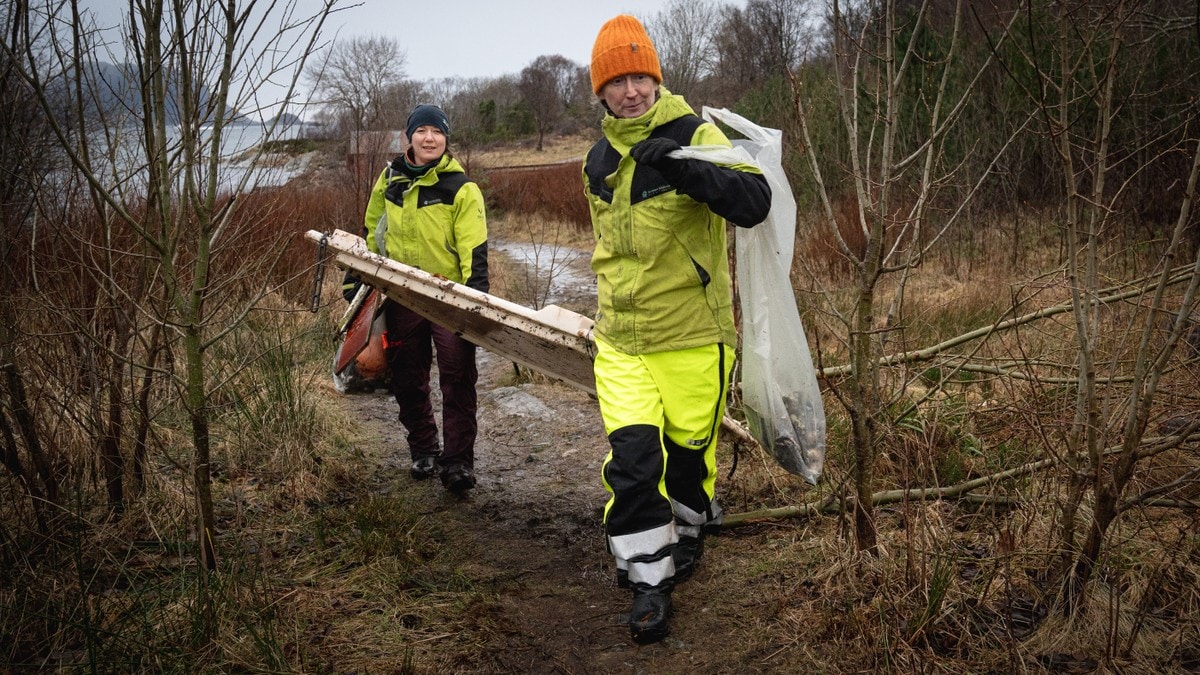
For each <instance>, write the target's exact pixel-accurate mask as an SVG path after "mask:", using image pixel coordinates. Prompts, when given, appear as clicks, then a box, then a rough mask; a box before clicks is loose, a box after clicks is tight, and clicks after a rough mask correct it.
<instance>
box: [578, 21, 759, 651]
mask: <svg viewBox="0 0 1200 675" xmlns="http://www.w3.org/2000/svg"><path fill="white" fill-rule="evenodd" d="M591 78H592V90H593V91H594V92H595V93H596V95H597V96H598V97H599V98H600V102H601V104H602V105H603V106H604V109H605V111H606V114H605V117H604V120H603V122H602V123H601V129H602V131H603V132H604V137H603V138H602V139H600V141H598V142H597V143H596V144H595V145H594V146H593V147H592V149H591V150H590V151H589V153H588V156H587V159H586V161H585V164H584V169H583V182H584V192H585V194H586V196H587V200H588V205H589V208H590V211H591V218H592V227H593V229H594V230H595V239H596V248H595V252H594V254H593V255H592V270H593V271H594V272H595V273H596V277H597V287H598V304H599V307H598V311H597V314H596V326H595V331H594V335H595V339H596V345H597V354H596V358H595V363H594V371H595V375H596V391H597V395H598V398H599V401H600V413H601V415H602V416H603V418H604V426H605V432H606V433H607V434H608V439H609V443H610V446H611V448H610V450H609V453H608V456H607V457H606V458H605V460H604V466H603V468H602V470H601V473H602V478H603V481H604V485H605V487H606V488H607V489H608V491H609V495H610V498H609V501H608V503H607V504H606V506H605V509H604V526H605V534H606V536H607V543H608V549H609V551H610V552H611V553H612V554H613V556H614V557H615V559H616V569H617V583H618V584H619V585H621V586H622V587H627V588H630V589H631V590H632V592H633V605H632V608H631V611H630V616H629V629H630V633H631V635H632V637H633V639H634V641H635V642H638V643H639V644H644V643H649V642H655V641H657V640H660V639H662V638H663V637H665V636H666V635H667V633H668V619H669V617H670V614H671V592H672V590H673V589H674V586H675V584H676V583H678V582H681V581H683V580H685V579H687V578H688V577H689V576H690V575H691V574H692V572H693V571H694V569H695V566H696V563H697V561H698V560H699V558H700V555H701V553H702V552H703V550H704V539H703V537H704V534H705V533H706V532H709V531H712V530H715V529H716V528H717V527H719V526H720V523H721V507H720V505H719V504H718V503H717V500H716V498H715V492H714V488H715V483H716V475H717V468H716V457H715V452H716V444H717V432H718V430H719V428H720V424H721V419H722V418H723V416H724V413H725V399H726V396H727V394H728V391H729V376H730V373H731V372H732V369H733V361H734V355H735V351H734V350H735V347H736V344H737V335H736V331H735V327H734V321H733V311H732V304H733V301H732V292H731V288H730V286H731V285H730V278H729V261H728V257H727V253H726V250H727V249H726V235H725V228H726V223H727V222H728V223H732V224H734V225H737V226H740V227H753V226H754V225H757V224H758V223H760V222H762V221H763V220H764V219H765V218H766V217H767V212H768V211H769V210H770V206H771V190H770V187H768V185H767V181H766V178H765V177H764V176H763V175H762V172H761V171H759V170H758V169H757V168H756V167H753V166H749V165H742V164H738V165H732V166H721V165H717V164H713V163H710V162H706V161H702V160H696V159H679V158H676V157H673V156H672V152H673V151H675V150H678V149H679V148H680V147H681V146H685V145H725V146H729V145H730V142H729V139H728V138H726V137H725V135H724V134H723V133H722V132H721V131H720V129H718V128H717V127H716V126H714V125H713V124H710V123H708V122H705V121H704V120H702V119H701V118H699V117H697V116H696V114H695V113H694V112H693V111H692V109H691V107H690V106H688V104H687V102H686V101H684V100H683V98H682V97H680V96H677V95H674V94H672V93H671V92H669V91H667V89H666V88H664V87H663V86H662V69H661V67H660V65H659V61H658V54H657V53H656V51H655V49H654V45H653V43H652V42H651V41H650V37H649V36H648V35H647V34H646V30H645V28H643V27H642V24H641V23H639V22H638V20H637V19H636V18H634V17H632V16H629V15H620V16H617V17H615V18H613V19H611V20H610V21H608V22H607V23H605V24H604V26H603V27H601V29H600V33H599V35H597V37H596V42H595V45H594V46H593V48H592V63H591Z"/></svg>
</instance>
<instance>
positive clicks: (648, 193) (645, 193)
mask: <svg viewBox="0 0 1200 675" xmlns="http://www.w3.org/2000/svg"><path fill="white" fill-rule="evenodd" d="M674 189H675V188H674V187H673V186H671V185H670V184H666V185H660V186H658V187H656V188H650V189H649V190H642V199H643V200H645V199H649V198H650V197H653V196H655V195H661V194H662V193H664V192H670V191H671V190H674Z"/></svg>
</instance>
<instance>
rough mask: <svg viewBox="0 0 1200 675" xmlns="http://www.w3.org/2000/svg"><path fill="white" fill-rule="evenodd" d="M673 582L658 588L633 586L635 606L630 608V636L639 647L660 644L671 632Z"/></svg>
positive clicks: (668, 581) (644, 585) (642, 585)
mask: <svg viewBox="0 0 1200 675" xmlns="http://www.w3.org/2000/svg"><path fill="white" fill-rule="evenodd" d="M670 617H671V582H670V580H667V582H666V583H664V584H659V585H658V586H647V585H646V584H637V583H635V584H633V605H632V606H631V607H630V608H629V634H630V636H631V637H633V641H634V642H636V643H637V644H639V645H648V644H650V643H652V642H658V641H659V640H661V639H663V638H665V637H666V636H667V633H670V632H671V628H670V626H669V625H668V624H667V620H668V619H670Z"/></svg>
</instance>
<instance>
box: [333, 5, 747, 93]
mask: <svg viewBox="0 0 1200 675" xmlns="http://www.w3.org/2000/svg"><path fill="white" fill-rule="evenodd" d="M726 2H727V3H728V4H735V3H733V2H732V0H726ZM347 4H348V5H349V4H350V3H347ZM668 4H669V0H582V1H581V0H442V1H441V2H429V3H420V2H411V1H404V0H365V1H364V2H362V3H361V4H360V5H359V6H356V7H352V8H350V9H346V10H344V11H340V12H337V13H336V14H334V16H332V17H331V21H332V22H333V25H334V26H340V33H339V36H347V35H349V36H356V35H358V36H366V35H382V36H384V37H391V38H396V40H397V41H398V42H399V43H400V47H401V49H403V50H405V51H406V52H407V55H408V68H407V71H408V77H409V78H410V79H413V80H428V79H438V78H443V77H497V76H500V75H510V74H511V75H516V74H519V73H520V72H521V69H523V68H524V67H525V66H528V65H529V64H530V62H531V61H533V60H534V59H535V58H537V57H539V56H542V55H549V54H561V55H562V56H565V57H566V58H568V59H570V60H572V61H574V62H576V63H578V64H580V65H587V64H588V62H589V61H590V60H591V55H592V43H593V42H594V41H595V39H596V33H597V32H599V30H600V26H602V25H603V24H604V22H605V21H607V20H609V19H611V18H612V17H614V16H616V15H618V14H622V13H624V14H632V15H634V16H636V17H638V18H639V19H641V20H643V21H645V20H647V19H649V18H650V17H652V16H653V15H655V14H656V13H658V12H660V11H662V10H663V9H664V8H665V7H666V6H667V5H668ZM736 4H742V3H741V2H738V3H736Z"/></svg>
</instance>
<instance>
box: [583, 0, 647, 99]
mask: <svg viewBox="0 0 1200 675" xmlns="http://www.w3.org/2000/svg"><path fill="white" fill-rule="evenodd" d="M638 73H641V74H645V75H649V76H651V77H653V78H654V79H655V80H657V81H658V82H662V68H661V67H659V65H658V52H656V51H654V45H653V44H652V43H651V42H650V36H649V35H647V34H646V29H645V28H642V24H641V22H639V21H638V20H637V19H635V18H634V17H632V16H629V15H628V14H621V15H619V16H617V17H615V18H613V19H610V20H609V21H608V23H606V24H604V25H603V26H601V27H600V34H599V35H597V36H596V44H595V45H593V46H592V91H593V92H594V93H596V94H599V93H600V90H601V89H603V88H604V85H605V84H607V83H608V81H609V80H611V79H613V78H614V77H620V76H622V75H634V74H638Z"/></svg>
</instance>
